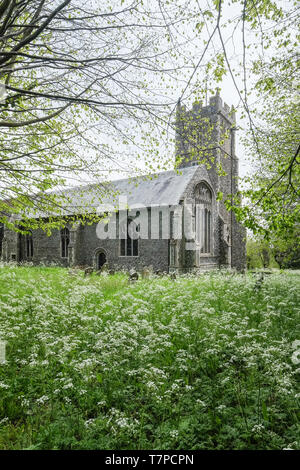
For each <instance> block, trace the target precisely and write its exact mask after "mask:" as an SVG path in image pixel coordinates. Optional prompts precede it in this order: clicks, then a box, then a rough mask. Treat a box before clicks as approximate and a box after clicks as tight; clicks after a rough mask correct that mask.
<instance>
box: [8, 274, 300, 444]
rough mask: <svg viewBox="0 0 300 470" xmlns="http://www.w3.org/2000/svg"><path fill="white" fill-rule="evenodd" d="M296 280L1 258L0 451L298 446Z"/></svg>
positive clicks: (292, 277)
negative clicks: (88, 269) (155, 273)
mask: <svg viewBox="0 0 300 470" xmlns="http://www.w3.org/2000/svg"><path fill="white" fill-rule="evenodd" d="M299 280H300V273H299V272H291V271H290V272H281V273H280V272H277V273H274V274H272V275H269V276H267V277H266V279H265V280H264V282H263V283H261V284H260V283H259V284H257V277H256V276H255V275H254V274H247V275H232V274H228V273H225V272H224V273H222V272H218V273H211V274H205V275H201V276H200V277H192V276H188V275H185V276H182V277H179V278H177V279H176V280H172V279H169V278H168V277H167V276H165V277H162V278H151V279H147V280H139V281H138V282H136V283H133V284H129V283H128V279H127V276H126V275H124V274H115V275H113V276H109V275H106V276H104V275H103V276H97V275H94V274H93V275H91V276H88V277H86V278H84V277H83V273H82V272H78V274H76V273H75V274H74V275H72V274H71V275H70V274H68V270H66V269H63V268H58V267H26V266H24V267H17V266H14V265H0V340H2V341H5V342H6V349H5V353H6V356H5V357H6V361H5V362H3V361H2V363H0V448H1V449H114V450H120V449H296V448H299V442H300V441H299V423H298V417H299V415H298V405H299V396H300V395H299V392H298V394H297V389H296V384H297V372H299V367H300V366H299V362H300V361H299V359H300V354H298V352H297V348H298V349H300V346H299V345H298V346H297V343H295V341H296V340H298V339H300V338H299V332H298V333H297V327H298V325H299V310H300V309H299ZM2 349H3V348H2ZM2 359H3V358H2Z"/></svg>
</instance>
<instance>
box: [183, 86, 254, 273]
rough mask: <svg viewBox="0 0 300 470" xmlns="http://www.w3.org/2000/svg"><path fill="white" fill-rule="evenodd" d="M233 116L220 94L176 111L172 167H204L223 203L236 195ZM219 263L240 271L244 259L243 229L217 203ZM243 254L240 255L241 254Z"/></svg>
mask: <svg viewBox="0 0 300 470" xmlns="http://www.w3.org/2000/svg"><path fill="white" fill-rule="evenodd" d="M235 134H236V117H235V112H234V109H233V108H231V109H230V107H229V106H228V105H227V104H226V103H223V102H222V99H221V97H220V95H219V92H217V94H216V95H215V96H212V97H211V98H210V99H209V104H208V105H206V106H203V105H202V103H201V102H196V103H194V104H193V106H192V108H191V109H189V110H188V109H187V108H186V106H184V105H181V103H180V102H179V103H178V105H177V110H176V136H175V146H176V149H175V166H176V168H184V167H188V166H195V165H204V166H205V167H206V169H207V172H208V175H209V179H210V183H211V186H212V190H213V192H214V196H215V197H217V196H218V195H219V194H220V193H222V195H223V200H224V199H226V198H227V197H228V196H230V195H234V194H236V193H237V192H238V171H239V170H238V159H237V156H236V154H235ZM217 210H218V219H219V220H218V225H219V228H218V232H219V235H218V237H219V243H218V247H219V248H218V251H219V259H220V264H221V265H225V266H230V267H236V268H237V269H241V268H242V265H244V258H245V230H244V229H243V227H241V226H240V224H239V223H238V222H237V221H236V219H235V216H234V214H233V212H228V211H227V210H226V207H225V204H224V202H223V201H217ZM241 253H242V255H241Z"/></svg>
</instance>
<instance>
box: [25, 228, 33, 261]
mask: <svg viewBox="0 0 300 470" xmlns="http://www.w3.org/2000/svg"><path fill="white" fill-rule="evenodd" d="M25 246H26V256H27V258H32V257H33V238H32V232H31V231H29V233H27V234H26V236H25Z"/></svg>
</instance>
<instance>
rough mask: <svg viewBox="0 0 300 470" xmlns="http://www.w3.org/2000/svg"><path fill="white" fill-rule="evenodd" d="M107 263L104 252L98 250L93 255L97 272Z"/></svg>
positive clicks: (100, 249)
mask: <svg viewBox="0 0 300 470" xmlns="http://www.w3.org/2000/svg"><path fill="white" fill-rule="evenodd" d="M106 262H107V256H106V252H105V251H104V250H103V249H102V248H99V249H98V250H96V252H95V255H94V266H95V269H96V270H97V271H100V270H101V268H102V266H103V265H104V264H105V263H106Z"/></svg>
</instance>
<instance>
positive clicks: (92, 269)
mask: <svg viewBox="0 0 300 470" xmlns="http://www.w3.org/2000/svg"><path fill="white" fill-rule="evenodd" d="M93 271H94V268H85V270H84V277H86V276H89V275H90V274H92V272H93Z"/></svg>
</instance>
